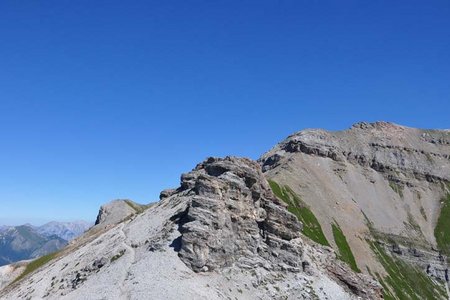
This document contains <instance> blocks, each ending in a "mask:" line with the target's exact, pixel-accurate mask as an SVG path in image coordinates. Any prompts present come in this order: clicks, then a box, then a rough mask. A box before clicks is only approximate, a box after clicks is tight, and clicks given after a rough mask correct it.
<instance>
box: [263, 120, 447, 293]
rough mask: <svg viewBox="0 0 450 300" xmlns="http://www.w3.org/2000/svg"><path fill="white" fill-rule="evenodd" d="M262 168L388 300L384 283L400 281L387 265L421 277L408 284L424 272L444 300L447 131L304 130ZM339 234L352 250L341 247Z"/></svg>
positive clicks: (383, 127)
mask: <svg viewBox="0 0 450 300" xmlns="http://www.w3.org/2000/svg"><path fill="white" fill-rule="evenodd" d="M260 163H261V165H262V169H263V170H264V173H265V176H266V177H267V178H268V179H269V180H271V181H272V182H273V185H274V186H275V187H277V188H279V189H282V190H285V191H289V192H290V193H292V194H293V195H295V196H296V197H298V199H300V202H301V203H300V204H299V206H300V207H307V209H309V210H310V211H311V212H312V213H313V214H314V215H315V218H316V219H317V221H318V223H319V224H320V226H321V230H322V231H323V235H324V237H325V241H326V243H329V244H330V245H332V246H333V248H335V249H336V250H337V251H338V252H339V251H340V252H350V251H351V256H354V258H355V262H356V266H357V267H358V268H359V269H360V270H362V271H363V272H366V273H369V272H370V273H372V275H373V276H374V277H378V278H379V279H381V280H382V283H383V284H385V285H387V286H389V287H388V289H387V292H390V293H392V294H393V295H392V296H396V293H397V294H398V291H396V290H395V288H394V287H391V286H390V285H395V284H394V283H393V282H390V283H389V282H387V281H389V280H386V279H384V280H383V278H387V276H388V275H389V276H390V277H396V276H397V275H398V277H401V276H399V274H393V273H394V272H393V271H392V270H390V269H391V268H390V266H389V264H396V265H398V264H400V265H401V266H402V267H405V268H410V267H411V268H413V269H412V271H411V272H412V273H414V272H415V271H417V270H420V272H419V273H418V274H419V275H417V274H415V275H411V277H417V276H421V275H422V273H423V274H426V273H428V275H430V276H431V277H426V278H425V279H424V281H426V284H425V285H426V286H427V288H428V289H429V292H430V293H431V294H432V293H433V292H435V293H434V297H435V298H439V297H446V296H445V294H442V287H441V286H442V282H445V280H446V276H447V275H446V274H447V258H446V257H445V256H446V255H447V254H449V253H450V247H449V246H450V244H449V243H448V242H447V239H448V238H447V237H448V236H449V235H448V234H449V232H446V230H448V226H445V225H446V221H445V219H446V216H447V215H446V214H447V212H446V211H447V210H446V207H447V206H446V205H447V204H446V203H447V201H448V200H447V199H448V197H447V195H448V194H449V193H450V185H449V182H450V131H448V130H421V129H414V128H407V127H404V126H399V125H395V124H392V123H385V122H377V123H372V124H370V123H358V124H355V125H354V126H353V127H352V128H351V129H349V130H345V131H338V132H328V131H324V130H304V131H300V132H298V133H296V134H294V135H291V136H289V137H288V138H287V139H286V140H284V141H282V142H281V143H280V144H278V145H277V146H275V147H274V148H273V149H272V150H270V151H269V152H267V153H266V154H264V155H263V156H262V158H261V159H260ZM288 202H289V201H288ZM338 229H340V231H341V232H342V233H343V235H344V236H345V238H346V240H347V242H348V245H349V248H350V250H348V249H347V250H344V249H343V248H342V243H341V242H340V240H339V230H338ZM322 242H323V240H322ZM384 255H387V258H388V259H392V262H390V263H386V260H385V259H384V260H383V259H382V257H383V256H384ZM343 256H344V258H345V257H346V256H348V255H343ZM344 260H345V259H344ZM347 261H351V259H350V260H349V259H347ZM404 263H406V265H404ZM429 278H431V281H429ZM434 279H438V280H436V281H433V280H434ZM399 280H400V279H399ZM407 284H409V285H411V286H410V288H414V286H413V285H414V283H413V282H408V283H407ZM416 289H417V288H416ZM413 294H414V292H411V294H409V296H410V297H413V296H414V295H413ZM388 296H389V295H388ZM416 296H417V295H416ZM418 296H419V298H420V297H422V298H423V297H425V298H426V297H427V295H418Z"/></svg>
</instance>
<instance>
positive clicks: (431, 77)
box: [0, 0, 450, 224]
mask: <svg viewBox="0 0 450 300" xmlns="http://www.w3.org/2000/svg"><path fill="white" fill-rule="evenodd" d="M449 16H450V2H449V1H350V0H349V1H299V0H295V1H294V0H293V1H190V0H188V1H158V2H157V1H114V0H108V1H101V0H98V1H97V0H96V1H88V0H77V1H72V0H49V1H15V0H10V1H8V0H6V1H1V3H0V40H1V45H0V201H1V202H0V203H1V209H0V223H3V224H4V223H8V224H15V223H21V222H26V221H29V222H33V223H41V222H44V221H47V220H70V219H87V220H93V219H94V218H95V216H96V213H97V211H98V207H99V206H100V205H101V204H102V203H104V202H107V201H109V200H111V199H115V198H131V199H133V200H135V201H137V202H150V201H152V200H156V199H157V198H158V195H159V191H161V190H162V189H164V188H169V187H175V186H177V185H178V183H179V176H180V174H181V173H182V172H187V171H189V170H190V169H192V168H193V167H194V166H195V165H196V163H198V162H200V161H201V160H203V159H204V158H206V157H207V156H224V155H240V156H247V157H251V158H258V157H259V156H260V155H261V154H262V153H263V152H265V151H267V150H269V149H270V148H271V147H272V146H273V145H274V144H275V143H277V142H278V141H280V140H282V139H283V138H284V137H286V136H287V135H289V134H291V133H293V132H295V131H297V130H300V129H303V128H308V127H320V128H326V129H331V130H337V129H345V128H348V127H349V126H351V124H352V123H355V122H357V121H362V120H365V121H376V120H386V121H392V122H396V123H400V124H403V125H408V126H414V127H427V128H448V127H450V124H449V120H450V118H449V111H450V55H449V53H450V38H449V37H450V17H449Z"/></svg>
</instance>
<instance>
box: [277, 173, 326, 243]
mask: <svg viewBox="0 0 450 300" xmlns="http://www.w3.org/2000/svg"><path fill="white" fill-rule="evenodd" d="M269 184H270V187H271V188H272V191H273V193H274V194H275V196H277V197H278V198H279V199H281V200H283V201H284V202H285V203H286V204H288V211H289V212H291V213H293V214H294V215H295V216H296V217H297V219H298V220H299V221H300V222H302V223H303V234H304V235H306V236H307V237H309V238H310V239H312V240H313V241H315V242H317V243H319V244H322V245H325V246H329V245H330V243H329V242H328V241H327V239H326V237H325V235H324V234H323V231H322V227H321V226H320V223H319V221H318V220H317V218H316V216H315V215H314V214H313V212H312V211H311V210H310V209H309V208H308V207H307V206H306V204H305V203H304V202H303V201H302V199H301V198H300V197H299V196H298V195H297V194H295V193H294V191H292V189H291V188H289V187H288V186H280V185H279V184H278V183H276V182H275V181H272V180H269Z"/></svg>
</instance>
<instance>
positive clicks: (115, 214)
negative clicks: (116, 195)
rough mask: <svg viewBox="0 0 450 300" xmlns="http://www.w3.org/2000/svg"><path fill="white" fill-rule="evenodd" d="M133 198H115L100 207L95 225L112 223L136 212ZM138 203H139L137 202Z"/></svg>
mask: <svg viewBox="0 0 450 300" xmlns="http://www.w3.org/2000/svg"><path fill="white" fill-rule="evenodd" d="M130 203H134V202H132V201H131V200H121V199H119V200H114V201H111V202H109V203H107V204H104V205H102V206H101V207H100V211H99V212H98V215H97V219H96V221H95V225H100V224H101V225H111V224H117V223H119V222H121V221H123V220H124V219H125V218H127V217H129V216H131V215H133V214H135V213H136V209H135V208H134V207H133V204H130ZM136 205H137V204H136Z"/></svg>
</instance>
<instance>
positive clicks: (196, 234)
mask: <svg viewBox="0 0 450 300" xmlns="http://www.w3.org/2000/svg"><path fill="white" fill-rule="evenodd" d="M161 198H162V200H161V201H160V202H159V203H157V204H156V205H154V206H151V207H150V208H148V209H146V210H145V211H141V212H137V213H136V214H134V215H131V216H129V217H127V218H125V219H124V220H122V221H121V222H120V223H119V224H109V225H105V226H95V227H94V228H92V229H91V230H90V231H88V232H87V233H86V234H85V235H84V236H83V237H81V238H79V239H77V240H75V242H74V243H72V244H71V245H69V247H68V248H66V249H65V250H63V251H62V252H61V253H58V254H57V255H56V256H55V257H54V258H53V260H51V261H50V262H49V263H48V264H47V265H45V266H43V267H42V268H41V269H38V270H37V271H36V272H34V273H32V274H31V275H30V276H28V277H26V278H24V279H23V280H22V281H20V282H18V283H16V284H13V285H11V286H9V287H7V288H6V289H4V290H3V291H2V292H0V296H1V297H2V299H18V298H29V297H31V298H33V297H36V298H42V297H45V298H47V299H122V298H123V299H179V297H180V296H181V295H182V296H183V297H184V298H186V299H229V298H231V299H235V298H237V299H336V297H337V298H339V299H357V298H358V297H362V298H364V299H378V298H380V297H381V287H380V286H379V285H378V283H376V282H375V281H374V280H372V279H371V278H370V277H369V276H366V275H362V274H356V273H354V272H352V271H351V270H350V268H349V267H347V266H346V265H345V264H344V263H342V262H341V261H339V260H337V259H336V256H335V254H334V252H333V251H332V250H331V249H330V248H327V247H322V246H320V245H317V244H315V243H312V242H309V241H308V240H307V239H304V237H303V236H302V235H301V234H300V232H301V229H302V224H301V223H300V222H299V221H298V220H297V218H296V217H295V215H293V214H291V213H290V212H288V211H287V210H286V205H285V204H284V203H283V202H282V201H281V200H279V199H277V198H276V197H275V195H274V194H273V193H272V191H271V189H270V187H269V185H268V183H267V181H266V180H265V178H264V176H263V174H262V172H261V169H260V166H259V165H258V164H257V163H256V162H253V161H250V160H248V159H242V158H234V157H227V158H224V159H217V158H210V159H208V160H206V161H204V162H203V163H201V164H199V165H198V166H197V167H196V168H195V169H194V170H193V171H192V172H189V173H187V174H184V175H183V176H182V178H181V185H180V187H179V188H178V189H176V190H167V191H164V192H163V193H162V194H161Z"/></svg>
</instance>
